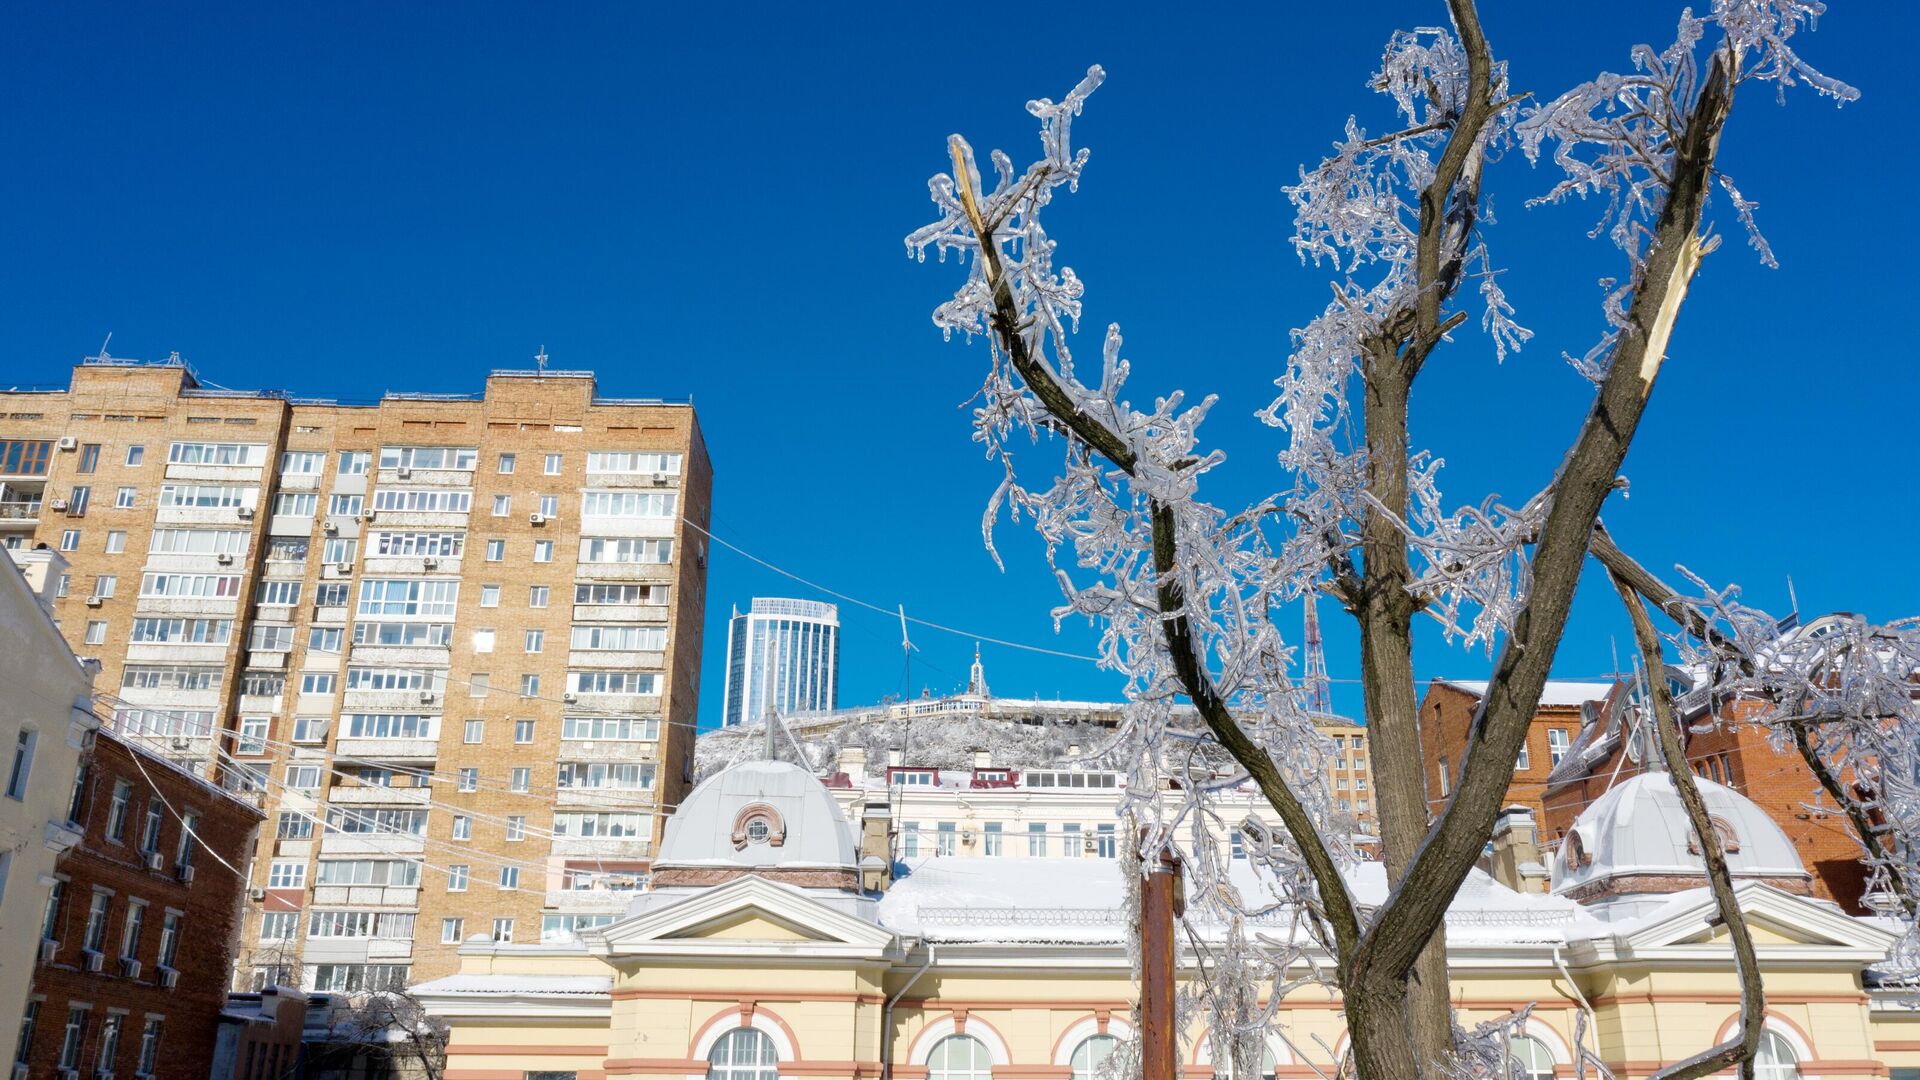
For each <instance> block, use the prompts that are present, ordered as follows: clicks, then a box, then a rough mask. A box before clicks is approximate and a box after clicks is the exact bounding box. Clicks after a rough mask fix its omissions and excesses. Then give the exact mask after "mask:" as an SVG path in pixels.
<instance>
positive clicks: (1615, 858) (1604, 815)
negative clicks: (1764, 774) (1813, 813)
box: [1553, 772, 1809, 898]
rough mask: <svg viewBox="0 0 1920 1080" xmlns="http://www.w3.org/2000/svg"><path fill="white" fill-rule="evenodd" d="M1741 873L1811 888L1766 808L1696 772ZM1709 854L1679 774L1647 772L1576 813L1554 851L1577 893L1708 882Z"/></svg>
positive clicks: (1559, 884)
mask: <svg viewBox="0 0 1920 1080" xmlns="http://www.w3.org/2000/svg"><path fill="white" fill-rule="evenodd" d="M1694 783H1695V785H1696V786H1698V787H1699V789H1700V796H1701V798H1702V799H1703V800H1705V802H1706V804H1707V813H1708V815H1709V816H1710V817H1711V818H1712V819H1713V823H1714V831H1715V832H1717V833H1719V835H1720V841H1721V845H1722V847H1723V848H1724V849H1725V850H1726V853H1727V869H1728V870H1729V871H1731V872H1732V875H1733V877H1734V878H1735V880H1739V879H1742V878H1764V879H1767V880H1768V881H1770V882H1771V883H1773V884H1778V885H1781V886H1783V887H1787V888H1791V889H1794V891H1802V892H1803V891H1805V887H1806V882H1807V881H1808V880H1809V879H1808V875H1807V871H1806V867H1805V865H1804V864H1802V863H1801V861H1800V855H1799V853H1798V852H1797V851H1795V850H1794V847H1793V842H1792V841H1791V840H1789V839H1787V834H1786V833H1785V832H1783V831H1781V829H1780V826H1778V825H1776V824H1774V822H1773V819H1772V818H1770V817H1768V816H1767V813H1766V811H1764V810H1762V809H1760V807H1758V806H1756V805H1754V803H1753V802H1752V800H1750V799H1748V798H1747V797H1746V796H1744V795H1742V794H1740V793H1739V792H1737V791H1735V790H1733V789H1732V788H1729V787H1725V786H1723V785H1721V784H1716V783H1714V782H1713V781H1711V780H1707V779H1704V778H1699V777H1696V778H1695V779H1694ZM1706 873H1707V870H1706V862H1705V860H1704V858H1703V857H1702V856H1701V854H1700V852H1699V850H1698V845H1697V844H1696V842H1695V840H1694V837H1693V830H1692V828H1691V827H1690V826H1689V825H1688V824H1687V812H1686V808H1685V807H1684V806H1683V805H1682V804H1681V802H1680V792H1679V790H1678V789H1676V788H1675V787H1674V785H1673V778H1672V777H1671V776H1670V775H1668V774H1667V773H1665V772H1648V773H1641V774H1639V775H1637V776H1633V777H1630V778H1628V779H1626V780H1623V781H1621V782H1620V783H1618V784H1615V785H1614V786H1613V788H1612V789H1611V790H1609V791H1608V792H1607V793H1606V794H1605V795H1602V796H1601V797H1600V798H1598V799H1596V800H1594V803H1593V805H1592V806H1589V807H1587V808H1586V810H1584V811H1582V812H1581V814H1580V816H1579V817H1578V818H1576V819H1574V823H1573V827H1572V828H1571V829H1569V830H1568V832H1567V836H1566V839H1565V840H1563V841H1562V842H1561V844H1560V850H1559V851H1558V852H1556V853H1555V855H1554V859H1553V891H1554V892H1556V893H1561V894H1572V895H1574V896H1575V897H1576V898H1582V897H1596V896H1605V895H1621V894H1627V893H1658V892H1676V891H1678V890H1680V889H1690V888H1697V887H1700V886H1702V885H1704V884H1705V882H1706Z"/></svg>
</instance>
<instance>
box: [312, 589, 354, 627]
mask: <svg viewBox="0 0 1920 1080" xmlns="http://www.w3.org/2000/svg"><path fill="white" fill-rule="evenodd" d="M313 606H314V607H317V608H330V607H346V606H347V583H346V582H344V581H333V582H322V583H321V584H320V585H318V586H316V587H315V588H314V590H313ZM353 634H354V640H355V641H356V642H357V641H359V640H360V627H359V626H355V627H354V628H353Z"/></svg>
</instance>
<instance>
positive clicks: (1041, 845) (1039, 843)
mask: <svg viewBox="0 0 1920 1080" xmlns="http://www.w3.org/2000/svg"><path fill="white" fill-rule="evenodd" d="M1027 854H1028V855H1030V856H1032V857H1033V858H1036V859H1044V858H1046V856H1047V826H1046V825H1045V824H1044V823H1043V822H1038V821H1032V822H1028V823H1027Z"/></svg>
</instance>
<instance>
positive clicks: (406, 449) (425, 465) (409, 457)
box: [380, 446, 480, 471]
mask: <svg viewBox="0 0 1920 1080" xmlns="http://www.w3.org/2000/svg"><path fill="white" fill-rule="evenodd" d="M479 460H480V452H479V451H478V450H475V449H473V448H472V447H470V446H466V447H462V446H383V447H381V448H380V467H381V468H383V469H464V470H468V471H471V470H472V469H473V467H474V465H476V464H477V463H478V462H479Z"/></svg>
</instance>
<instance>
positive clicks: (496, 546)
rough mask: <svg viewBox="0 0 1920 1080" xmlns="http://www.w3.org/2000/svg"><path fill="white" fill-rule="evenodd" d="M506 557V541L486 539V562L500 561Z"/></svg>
mask: <svg viewBox="0 0 1920 1080" xmlns="http://www.w3.org/2000/svg"><path fill="white" fill-rule="evenodd" d="M506 557H507V542H506V541H505V540H489V541H487V561H488V562H501V561H503V560H505V559H506Z"/></svg>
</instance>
